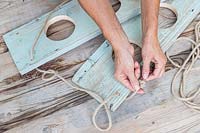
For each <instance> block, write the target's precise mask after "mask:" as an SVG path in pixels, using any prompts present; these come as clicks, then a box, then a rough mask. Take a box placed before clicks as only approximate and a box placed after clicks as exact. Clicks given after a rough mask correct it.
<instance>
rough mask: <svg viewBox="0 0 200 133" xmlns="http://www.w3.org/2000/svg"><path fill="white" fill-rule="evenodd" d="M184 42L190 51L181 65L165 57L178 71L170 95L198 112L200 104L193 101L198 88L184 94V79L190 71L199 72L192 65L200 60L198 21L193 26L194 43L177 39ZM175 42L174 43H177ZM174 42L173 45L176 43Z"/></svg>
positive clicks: (183, 38)
mask: <svg viewBox="0 0 200 133" xmlns="http://www.w3.org/2000/svg"><path fill="white" fill-rule="evenodd" d="M180 40H185V41H188V42H190V43H191V45H192V51H191V53H190V54H189V56H188V57H187V58H186V60H185V61H184V63H183V64H182V65H178V64H177V63H175V62H174V61H173V60H172V59H171V58H170V56H169V54H168V53H167V52H166V56H167V58H168V59H169V61H170V62H171V63H172V64H173V65H174V66H175V67H177V68H178V71H177V72H176V74H175V75H174V77H173V80H172V83H171V92H172V95H173V96H174V97H175V98H176V99H178V100H180V101H182V102H183V103H184V104H185V105H186V106H187V107H189V108H191V109H193V110H196V111H200V104H199V103H197V102H195V99H197V97H199V96H200V87H199V88H197V89H192V90H190V91H189V92H188V93H187V94H185V93H186V92H185V90H186V89H185V86H186V83H187V82H186V79H187V77H188V75H189V74H190V72H191V71H193V70H200V67H195V68H194V67H193V66H194V64H195V63H196V62H197V60H198V59H200V21H199V22H198V23H197V24H196V26H195V41H194V40H192V39H190V38H187V37H180V38H179V39H177V41H180ZM177 41H176V42H177ZM176 42H175V43H176ZM179 75H181V81H180V84H179V88H178V94H177V90H176V88H175V84H177V82H176V81H177V78H178V77H179Z"/></svg>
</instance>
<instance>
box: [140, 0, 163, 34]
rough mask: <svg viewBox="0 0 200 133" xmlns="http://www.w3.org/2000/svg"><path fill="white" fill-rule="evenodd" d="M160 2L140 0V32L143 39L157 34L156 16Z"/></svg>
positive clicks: (157, 0) (156, 0)
mask: <svg viewBox="0 0 200 133" xmlns="http://www.w3.org/2000/svg"><path fill="white" fill-rule="evenodd" d="M159 6H160V0H142V2H141V7H142V30H143V37H146V36H149V35H150V36H156V37H157V34H158V15H159Z"/></svg>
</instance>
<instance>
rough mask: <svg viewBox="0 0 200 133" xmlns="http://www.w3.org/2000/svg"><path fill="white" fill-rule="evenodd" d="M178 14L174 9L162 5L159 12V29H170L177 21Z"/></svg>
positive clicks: (164, 4) (167, 5)
mask: <svg viewBox="0 0 200 133" xmlns="http://www.w3.org/2000/svg"><path fill="white" fill-rule="evenodd" d="M177 17H178V13H177V11H176V9H175V8H174V7H172V6H171V5H169V4H166V3H162V4H161V5H160V11H159V28H162V29H167V28H170V27H172V26H173V25H174V24H175V23H176V21H177Z"/></svg>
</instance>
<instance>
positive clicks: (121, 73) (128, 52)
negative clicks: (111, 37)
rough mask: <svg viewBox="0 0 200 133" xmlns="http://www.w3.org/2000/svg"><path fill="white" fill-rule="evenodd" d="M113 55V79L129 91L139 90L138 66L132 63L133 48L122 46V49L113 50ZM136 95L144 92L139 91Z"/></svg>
mask: <svg viewBox="0 0 200 133" xmlns="http://www.w3.org/2000/svg"><path fill="white" fill-rule="evenodd" d="M114 53H115V75H114V76H115V78H116V79H117V80H118V81H120V82H121V83H122V84H123V85H124V86H126V87H127V88H129V89H130V90H131V91H135V90H138V89H140V86H139V82H138V79H139V77H140V65H139V64H138V62H137V61H134V48H133V46H132V45H131V44H129V43H127V44H123V47H121V48H119V49H117V50H116V49H114ZM138 93H140V94H142V93H144V91H143V90H142V89H140V90H139V91H138Z"/></svg>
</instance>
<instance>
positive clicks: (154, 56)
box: [142, 34, 167, 81]
mask: <svg viewBox="0 0 200 133" xmlns="http://www.w3.org/2000/svg"><path fill="white" fill-rule="evenodd" d="M142 59H143V69H142V76H143V79H145V80H146V81H149V80H153V79H156V78H160V77H161V76H162V75H163V73H164V72H165V65H166V62H167V59H166V57H165V55H164V53H163V51H162V49H161V48H160V44H159V41H158V38H157V36H156V35H153V34H151V35H150V36H146V37H144V38H143V46H142ZM151 62H153V63H154V65H155V68H154V70H153V72H152V73H150V63H151Z"/></svg>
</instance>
